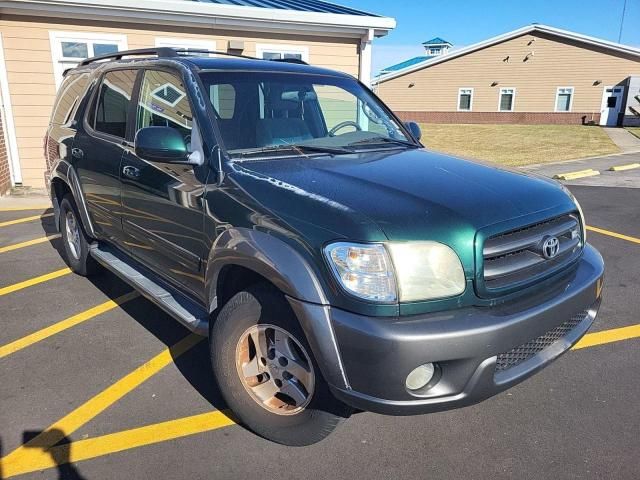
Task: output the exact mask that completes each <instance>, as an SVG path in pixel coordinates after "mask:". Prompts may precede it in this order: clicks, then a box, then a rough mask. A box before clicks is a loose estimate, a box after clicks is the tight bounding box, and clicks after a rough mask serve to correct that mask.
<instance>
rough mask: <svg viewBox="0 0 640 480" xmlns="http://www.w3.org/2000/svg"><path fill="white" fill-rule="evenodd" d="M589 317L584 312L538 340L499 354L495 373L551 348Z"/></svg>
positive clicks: (586, 312) (587, 312)
mask: <svg viewBox="0 0 640 480" xmlns="http://www.w3.org/2000/svg"><path fill="white" fill-rule="evenodd" d="M587 315H589V311H588V310H584V311H582V312H580V313H578V314H576V315H574V316H573V317H571V319H570V320H567V321H566V322H564V323H563V324H561V325H558V326H557V327H555V328H552V329H551V330H549V331H548V332H547V333H545V334H543V335H540V336H539V337H538V338H536V339H534V340H531V341H529V342H527V343H523V344H522V345H519V346H517V347H516V348H513V349H511V350H509V351H508V352H506V353H501V354H499V355H498V357H497V359H496V372H503V371H505V370H508V369H510V368H513V367H515V366H516V365H519V364H521V363H522V362H524V361H526V360H529V359H530V358H531V357H533V356H534V355H536V354H537V353H540V352H541V351H542V350H544V349H545V348H547V347H549V346H551V345H552V344H553V343H555V342H556V341H558V340H560V339H561V338H562V337H564V336H565V335H567V334H568V333H569V332H570V331H571V330H573V329H574V328H575V327H577V326H578V325H579V324H580V323H581V322H582V321H583V320H584V319H585V318H587Z"/></svg>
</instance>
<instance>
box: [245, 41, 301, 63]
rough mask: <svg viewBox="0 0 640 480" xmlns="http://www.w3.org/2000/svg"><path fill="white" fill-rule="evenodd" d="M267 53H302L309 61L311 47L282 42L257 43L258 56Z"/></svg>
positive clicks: (260, 56)
mask: <svg viewBox="0 0 640 480" xmlns="http://www.w3.org/2000/svg"><path fill="white" fill-rule="evenodd" d="M265 53H281V54H282V53H293V54H300V55H301V56H302V60H303V61H304V62H307V63H309V47H307V46H305V45H288V44H284V43H282V44H280V43H256V57H258V58H262V56H263V55H264V54H265Z"/></svg>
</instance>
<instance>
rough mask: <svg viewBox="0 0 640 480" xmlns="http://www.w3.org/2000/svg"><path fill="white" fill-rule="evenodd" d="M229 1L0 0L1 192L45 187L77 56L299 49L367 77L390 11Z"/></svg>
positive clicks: (289, 53) (274, 53) (296, 54)
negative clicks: (65, 77) (54, 132)
mask: <svg viewBox="0 0 640 480" xmlns="http://www.w3.org/2000/svg"><path fill="white" fill-rule="evenodd" d="M233 3H234V4H233V5H232V4H228V3H226V2H220V3H217V2H215V1H213V0H211V1H206V2H205V1H190V0H138V1H137V2H134V1H130V0H126V1H125V0H92V1H91V2H87V1H81V0H64V1H62V0H37V1H36V0H33V1H31V0H0V95H1V98H2V117H1V118H2V123H1V126H2V127H3V128H2V129H3V131H0V135H1V136H2V140H3V142H2V143H5V142H4V140H5V139H6V146H7V148H6V149H5V150H3V149H2V148H0V195H1V194H2V193H4V192H6V190H7V188H8V186H10V185H11V184H13V185H23V186H29V187H34V188H42V187H43V186H44V175H43V174H44V170H45V163H44V157H43V147H42V140H43V136H44V133H45V130H46V127H47V124H48V121H49V117H50V114H51V108H52V105H53V102H54V99H55V93H56V88H57V87H58V86H59V85H60V83H61V80H62V74H63V72H64V70H65V69H67V68H70V67H73V66H74V65H75V64H77V63H78V62H79V61H80V60H82V59H83V58H86V57H90V56H94V55H98V54H101V53H110V52H112V51H115V50H126V49H136V48H145V47H154V46H175V47H182V48H189V49H208V50H221V51H225V52H231V53H241V54H243V55H250V56H257V57H260V58H283V57H286V58H298V59H301V60H304V61H308V62H309V63H312V64H314V65H319V66H323V67H328V68H332V69H336V70H340V71H343V72H347V73H349V74H351V75H354V76H356V77H358V78H360V79H361V80H363V81H364V82H368V81H369V79H370V76H371V43H372V41H373V39H374V38H375V37H380V36H383V35H386V34H387V33H388V32H389V31H390V30H391V29H392V28H394V27H395V21H394V20H393V19H391V18H386V17H379V16H374V15H372V14H368V13H365V12H361V11H358V10H354V9H350V8H346V7H341V6H338V5H334V4H331V3H327V2H323V1H319V0H304V1H296V0H288V1H286V2H284V1H281V0H269V1H260V0H253V1H251V2H249V1H246V2H245V1H242V0H238V1H235V2H233ZM256 5H261V6H256ZM0 145H1V143H0ZM3 151H5V152H6V153H5V154H4V155H3V154H2V152H3ZM4 167H6V168H4ZM3 173H4V175H3ZM7 174H9V175H10V177H9V178H7V176H8V175H7Z"/></svg>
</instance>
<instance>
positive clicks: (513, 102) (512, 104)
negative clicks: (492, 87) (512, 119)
mask: <svg viewBox="0 0 640 480" xmlns="http://www.w3.org/2000/svg"><path fill="white" fill-rule="evenodd" d="M504 90H513V93H512V94H511V109H510V110H502V108H500V107H501V106H502V93H503V91H504ZM515 109H516V87H502V88H500V91H499V92H498V112H513V111H515Z"/></svg>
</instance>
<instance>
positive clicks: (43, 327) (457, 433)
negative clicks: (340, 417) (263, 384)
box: [0, 162, 640, 479]
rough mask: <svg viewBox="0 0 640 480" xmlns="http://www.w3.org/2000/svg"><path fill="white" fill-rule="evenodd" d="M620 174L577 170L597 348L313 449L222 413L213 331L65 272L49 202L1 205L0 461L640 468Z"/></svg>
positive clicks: (627, 206)
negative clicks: (473, 398) (593, 252)
mask: <svg viewBox="0 0 640 480" xmlns="http://www.w3.org/2000/svg"><path fill="white" fill-rule="evenodd" d="M623 163H624V162H623ZM616 175H619V177H618V178H619V179H621V178H622V176H625V175H626V176H625V177H624V178H626V179H628V178H631V179H632V180H631V181H624V182H622V183H621V184H620V185H624V186H603V185H609V184H610V181H609V180H607V179H606V178H604V177H605V175H604V174H603V178H604V179H601V182H600V183H597V181H596V180H594V179H591V180H590V182H591V183H589V184H587V185H585V184H580V183H581V182H580V181H576V182H575V183H574V184H569V187H570V189H571V190H572V192H573V193H574V194H575V195H576V197H577V198H578V199H579V200H580V202H581V203H582V206H583V209H584V211H585V215H586V217H587V221H588V224H589V225H590V226H591V227H592V230H591V231H590V232H589V234H588V240H589V241H590V242H591V243H592V244H593V245H595V246H596V247H597V248H598V249H599V250H600V252H601V253H602V255H603V256H604V258H605V261H606V266H607V276H606V285H605V292H604V302H603V305H602V308H601V311H600V314H599V316H598V318H597V319H596V322H595V324H594V326H593V327H592V329H591V333H590V334H589V335H588V336H587V337H585V339H584V340H583V342H582V343H581V344H579V346H580V347H583V348H579V349H574V351H571V352H569V353H567V354H566V355H564V356H563V357H562V358H560V359H559V360H558V361H557V362H555V363H554V364H553V365H551V366H550V367H548V368H547V369H545V370H543V371H542V372H541V373H539V374H538V375H536V376H534V377H533V378H531V379H530V380H528V381H527V382H525V383H523V384H521V385H519V386H517V387H515V388H513V389H511V390H509V391H508V392H505V393H503V394H500V395H498V396H496V397H494V398H491V399H489V400H487V401H485V402H484V403H482V404H479V405H476V406H473V407H468V408H465V409H462V410H457V411H450V412H444V413H438V414H432V415H426V416H419V417H385V416H380V415H375V414H370V413H359V414H356V415H354V416H352V418H350V419H349V420H348V421H347V422H345V423H344V424H343V425H342V426H341V427H340V428H339V429H338V430H337V431H336V432H335V433H334V434H333V435H332V436H330V437H329V438H328V439H326V440H325V441H323V442H321V443H319V444H317V445H314V446H310V447H304V448H288V447H283V446H279V445H276V444H273V443H270V442H268V441H265V440H263V439H261V438H258V437H256V436H255V435H253V434H252V433H251V432H249V431H247V430H245V429H243V428H242V427H240V426H237V425H235V424H234V423H233V421H232V420H231V419H230V418H229V417H227V416H226V415H225V414H224V413H221V410H223V409H224V405H223V404H222V402H221V400H220V397H219V395H218V392H217V391H216V387H215V385H213V384H212V382H211V381H210V376H209V360H208V354H207V348H206V342H205V341H202V340H201V339H200V337H194V336H192V335H190V334H189V333H188V332H187V331H186V330H185V329H184V328H182V327H181V326H180V325H179V324H178V323H177V322H175V321H173V320H172V319H170V318H169V317H168V316H167V315H166V314H164V313H163V312H162V311H160V310H159V309H157V308H156V307H154V306H153V305H152V304H151V303H149V302H147V301H146V300H144V299H143V298H141V297H139V296H137V295H136V294H133V293H130V292H131V288H130V287H128V286H127V285H126V284H124V283H122V282H121V281H120V280H118V279H117V278H116V277H114V276H112V275H111V274H109V273H105V274H104V275H102V276H100V277H97V278H95V279H92V280H88V279H85V278H82V277H79V276H75V275H73V274H71V273H69V271H68V269H66V265H65V263H64V261H63V260H62V259H61V257H60V255H59V253H58V251H57V248H58V247H59V241H60V240H59V238H57V236H56V235H55V231H54V228H53V218H52V216H51V215H50V210H46V211H45V210H43V209H42V208H33V209H29V210H7V209H4V210H3V209H2V206H1V205H2V204H0V318H1V319H2V321H1V326H2V328H0V379H1V380H0V456H2V457H3V458H2V460H1V463H0V478H10V477H14V476H18V475H19V476H20V477H19V478H24V479H31V478H33V479H42V478H47V479H49V478H65V479H67V478H69V479H80V478H83V479H113V478H136V479H137V478H195V479H200V478H203V479H204V478H208V479H231V478H255V477H259V478H262V479H276V478H277V479H285V478H286V479H288V478H295V479H299V478H366V479H391V478H393V479H401V478H407V479H409V478H411V479H416V478H419V479H441V478H442V479H453V478H468V479H489V478H492V479H493V478H514V477H519V478H558V479H571V478H579V479H585V478H588V479H638V478H640V402H639V401H638V398H640V369H639V368H638V365H639V364H640V316H639V314H638V313H639V312H640V287H639V277H640V181H638V182H635V181H633V178H634V177H633V175H637V173H635V172H632V171H630V172H628V173H622V172H617V173H616ZM607 182H609V183H607ZM41 203H44V200H43V202H41ZM47 236H49V237H48V238H45V237H47ZM23 444H24V445H23Z"/></svg>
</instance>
